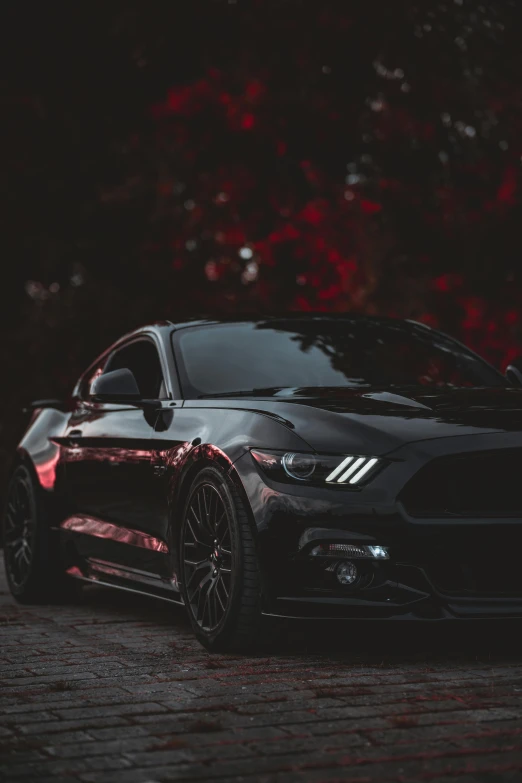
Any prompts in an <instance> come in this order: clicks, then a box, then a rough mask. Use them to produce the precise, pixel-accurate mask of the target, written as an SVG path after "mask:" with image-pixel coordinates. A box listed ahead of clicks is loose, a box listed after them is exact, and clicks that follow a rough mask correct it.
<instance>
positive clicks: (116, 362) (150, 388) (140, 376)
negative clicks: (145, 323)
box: [103, 340, 167, 400]
mask: <svg viewBox="0 0 522 783" xmlns="http://www.w3.org/2000/svg"><path fill="white" fill-rule="evenodd" d="M123 369H127V370H130V371H131V372H132V373H133V375H134V377H135V379H136V383H137V384H138V389H139V390H140V396H141V397H142V398H143V399H153V400H157V399H166V398H167V389H166V385H165V380H164V378H163V371H162V369H161V362H160V357H159V355H158V351H157V349H156V346H155V345H154V343H152V342H151V341H150V340H136V341H135V342H132V343H130V344H128V345H125V346H124V347H123V348H119V349H117V350H116V351H114V353H112V354H111V355H110V357H109V360H108V362H107V364H106V365H105V367H104V369H103V374H105V373H107V372H112V371H113V370H123Z"/></svg>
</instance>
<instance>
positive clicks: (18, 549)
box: [3, 465, 75, 603]
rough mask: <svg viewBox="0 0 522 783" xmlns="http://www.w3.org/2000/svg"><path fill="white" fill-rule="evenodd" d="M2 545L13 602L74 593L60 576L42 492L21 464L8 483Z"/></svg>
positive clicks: (68, 583) (57, 597) (53, 598)
mask: <svg viewBox="0 0 522 783" xmlns="http://www.w3.org/2000/svg"><path fill="white" fill-rule="evenodd" d="M3 542H4V562H5V570H6V574H7V581H8V584H9V588H10V590H11V593H12V594H13V596H14V597H15V598H16V600H17V601H20V603H42V602H45V601H50V600H56V599H63V598H64V597H67V598H70V596H71V592H75V587H73V588H72V591H71V583H72V580H70V579H67V577H66V576H65V574H64V571H63V567H62V564H61V562H60V553H59V550H58V542H57V541H53V540H52V532H51V530H50V529H49V524H48V520H47V515H46V512H45V504H44V498H43V497H42V490H41V488H40V486H39V485H38V483H37V481H36V480H35V478H34V477H33V475H32V473H31V472H30V471H29V470H28V468H26V467H25V465H20V466H19V467H18V468H16V470H15V471H14V473H13V475H12V477H11V481H10V482H9V487H8V491H7V503H6V507H5V511H4V516H3Z"/></svg>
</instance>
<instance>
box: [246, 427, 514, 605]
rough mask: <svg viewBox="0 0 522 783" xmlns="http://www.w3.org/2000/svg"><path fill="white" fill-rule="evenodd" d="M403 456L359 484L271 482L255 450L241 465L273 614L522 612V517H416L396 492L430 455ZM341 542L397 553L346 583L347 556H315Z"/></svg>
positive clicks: (366, 564)
mask: <svg viewBox="0 0 522 783" xmlns="http://www.w3.org/2000/svg"><path fill="white" fill-rule="evenodd" d="M519 437H520V436H519ZM451 440H452V441H456V440H464V439H460V438H459V439H456V438H453V439H451ZM467 440H469V439H467ZM475 443H476V441H475ZM455 445H456V446H457V447H458V446H459V444H455ZM460 445H462V444H460ZM488 445H489V444H488ZM402 451H405V450H402ZM397 457H398V458H397V460H396V462H395V463H394V465H393V466H392V467H390V468H387V469H386V470H384V471H382V473H381V474H379V475H378V476H377V477H376V479H375V480H374V481H372V482H371V483H370V484H369V485H367V486H366V487H364V488H363V489H361V490H360V491H349V490H348V491H343V490H337V489H331V488H329V487H325V488H323V487H311V486H303V485H295V486H294V485H289V484H284V485H282V484H276V483H273V482H269V481H268V480H267V479H266V477H265V476H264V475H262V474H261V472H260V470H259V469H258V468H257V466H256V465H255V464H254V461H253V459H252V458H251V456H250V454H244V455H243V456H242V457H241V458H240V459H239V460H238V461H237V462H236V463H235V466H234V467H235V469H236V470H237V473H238V475H239V478H240V480H241V483H242V486H243V487H244V489H245V491H246V494H247V499H248V501H249V504H250V507H251V509H252V513H253V517H254V522H255V527H256V533H257V550H258V555H259V561H260V565H261V570H262V574H263V583H264V611H265V613H267V614H272V615H277V616H283V617H304V618H307V617H310V618H315V617H317V618H321V619H328V618H331V619H336V618H358V619H361V618H364V619H372V618H375V619H379V618H398V619H426V620H428V619H430V620H440V619H450V618H493V617H517V618H522V563H521V560H520V558H521V557H522V517H521V518H520V519H518V518H513V517H510V518H509V519H506V518H500V519H469V518H465V519H462V518H459V519H451V518H449V519H447V518H446V519H426V518H423V519H422V520H419V519H412V518H411V517H409V516H408V514H407V512H406V511H405V509H404V508H403V507H402V505H401V504H400V502H398V501H397V500H396V498H397V496H398V495H399V492H400V489H401V488H402V487H403V486H404V484H405V482H406V481H407V480H408V478H409V477H411V475H413V474H414V473H415V472H416V470H418V468H419V465H420V464H423V463H425V462H426V461H427V460H428V459H429V453H428V454H426V453H425V454H422V453H421V452H420V451H419V450H417V453H416V454H413V455H412V454H411V453H407V452H406V453H405V454H404V455H401V454H398V455H397ZM401 457H402V458H401ZM332 542H338V543H345V544H358V545H372V546H380V547H386V549H387V551H388V553H389V559H388V560H378V559H376V560H365V561H354V562H355V564H356V565H357V566H358V567H359V570H360V573H361V576H362V577H363V578H361V579H359V580H358V581H357V582H356V583H355V584H353V585H350V586H347V587H344V586H341V585H340V584H339V582H338V581H337V579H336V576H335V565H336V562H338V561H336V560H335V559H332V558H328V559H326V558H317V557H312V556H311V554H310V553H311V551H312V549H314V548H315V547H316V546H317V545H319V544H321V543H332ZM342 559H343V558H342V557H339V561H341V560H342Z"/></svg>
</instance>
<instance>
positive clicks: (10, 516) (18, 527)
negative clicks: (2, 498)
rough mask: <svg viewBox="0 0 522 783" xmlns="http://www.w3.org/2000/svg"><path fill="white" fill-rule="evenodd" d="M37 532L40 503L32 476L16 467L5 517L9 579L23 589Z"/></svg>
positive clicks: (18, 588) (31, 562) (28, 576)
mask: <svg viewBox="0 0 522 783" xmlns="http://www.w3.org/2000/svg"><path fill="white" fill-rule="evenodd" d="M35 533H36V507H35V503H34V498H33V492H32V485H31V481H30V477H29V475H28V474H27V472H26V471H25V470H18V471H16V473H15V475H14V476H13V479H12V481H11V483H10V486H9V491H8V495H7V504H6V509H5V519H4V536H3V539H4V558H5V566H6V571H7V577H8V579H9V583H10V584H11V586H12V587H13V588H14V589H15V590H23V587H24V585H25V584H26V583H27V581H28V580H29V578H30V576H31V570H32V564H33V557H34V547H35Z"/></svg>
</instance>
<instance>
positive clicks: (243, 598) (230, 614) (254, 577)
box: [179, 467, 261, 652]
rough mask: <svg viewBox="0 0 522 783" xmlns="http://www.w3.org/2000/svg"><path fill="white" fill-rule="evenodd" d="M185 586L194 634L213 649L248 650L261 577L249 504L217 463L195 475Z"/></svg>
mask: <svg viewBox="0 0 522 783" xmlns="http://www.w3.org/2000/svg"><path fill="white" fill-rule="evenodd" d="M179 553H180V575H181V591H182V595H183V600H184V602H185V606H186V607H187V610H188V613H189V617H190V621H191V624H192V627H193V629H194V633H195V635H196V637H197V638H198V640H199V641H200V642H201V644H202V645H203V646H204V647H206V649H207V650H209V651H210V652H244V651H247V650H251V649H252V648H253V647H254V646H255V644H256V641H257V638H258V634H259V629H260V621H261V577H260V572H259V566H258V562H257V554H256V547H255V541H254V538H253V535H252V530H251V527H250V521H249V518H248V514H247V510H246V508H245V505H244V503H243V501H242V499H241V498H240V496H239V494H238V492H237V490H236V488H235V487H234V485H233V484H232V483H231V482H230V481H229V480H227V479H226V478H225V476H224V475H223V474H222V473H221V471H219V470H218V469H216V468H214V467H208V468H203V470H201V472H200V473H198V475H197V476H196V478H195V479H194V481H193V483H192V486H191V488H190V491H189V493H188V497H187V501H186V503H185V507H184V509H183V517H182V523H181V529H180V547H179Z"/></svg>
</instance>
